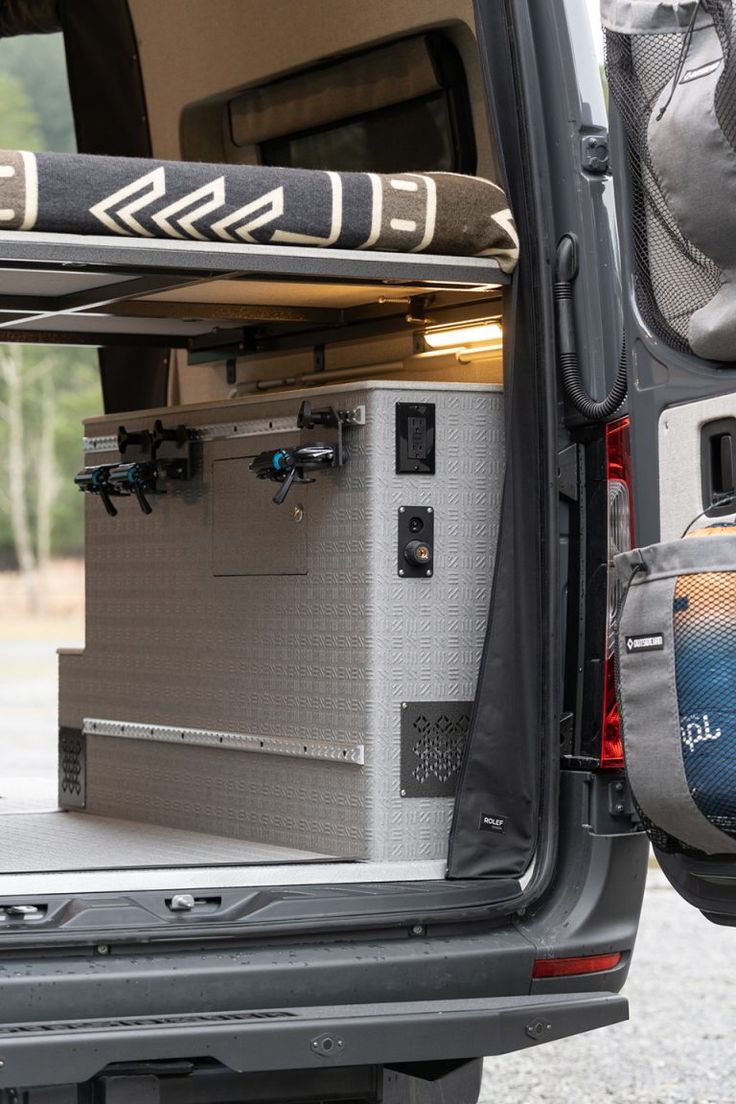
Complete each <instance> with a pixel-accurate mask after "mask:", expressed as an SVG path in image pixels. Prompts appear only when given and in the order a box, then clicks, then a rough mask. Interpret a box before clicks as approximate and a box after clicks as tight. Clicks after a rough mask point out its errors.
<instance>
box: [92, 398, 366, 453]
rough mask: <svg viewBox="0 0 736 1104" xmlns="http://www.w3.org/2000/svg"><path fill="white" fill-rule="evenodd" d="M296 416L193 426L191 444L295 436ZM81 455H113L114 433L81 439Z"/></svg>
mask: <svg viewBox="0 0 736 1104" xmlns="http://www.w3.org/2000/svg"><path fill="white" fill-rule="evenodd" d="M365 421H366V414H365V407H364V406H357V407H355V409H354V410H351V411H350V418H349V422H348V424H349V425H365ZM297 432H298V427H297V424H296V415H295V414H289V415H286V416H284V417H282V418H239V419H238V418H236V419H235V422H229V421H228V422H219V423H217V424H214V423H213V424H210V425H203V426H196V427H194V429H193V430H192V433H193V440H195V441H205V442H206V441H235V440H237V439H238V438H241V437H270V436H272V435H273V434H276V433H297ZM82 445H83V449H84V452H85V453H97V452H117V451H118V439H117V436H116V435H115V434H107V435H105V436H102V437H84V438H83V441H82Z"/></svg>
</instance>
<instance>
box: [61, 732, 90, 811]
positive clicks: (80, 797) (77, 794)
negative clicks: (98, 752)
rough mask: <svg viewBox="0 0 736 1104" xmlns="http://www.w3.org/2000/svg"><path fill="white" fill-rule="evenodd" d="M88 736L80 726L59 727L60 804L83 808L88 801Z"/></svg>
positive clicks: (67, 807)
mask: <svg viewBox="0 0 736 1104" xmlns="http://www.w3.org/2000/svg"><path fill="white" fill-rule="evenodd" d="M86 743H87V740H86V737H85V736H83V735H82V733H81V731H80V730H79V729H78V728H60V729H59V804H60V805H61V806H62V808H65V809H83V808H84V805H85V801H86V794H85V788H86V774H87V769H86V768H87V755H86V751H87V748H86Z"/></svg>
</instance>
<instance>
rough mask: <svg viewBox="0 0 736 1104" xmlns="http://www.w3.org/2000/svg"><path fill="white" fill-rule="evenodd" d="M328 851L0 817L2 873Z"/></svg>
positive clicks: (254, 859) (71, 819) (65, 815)
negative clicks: (300, 849)
mask: <svg viewBox="0 0 736 1104" xmlns="http://www.w3.org/2000/svg"><path fill="white" fill-rule="evenodd" d="M330 857H331V856H327V855H320V854H318V853H317V852H314V851H299V850H297V849H295V848H291V847H279V846H277V845H275V844H267V843H251V842H250V841H248V840H236V839H227V838H225V837H224V836H210V835H205V834H204V833H202V832H187V831H184V830H182V829H179V828H161V827H159V826H158V825H156V824H143V823H141V822H139V821H128V820H111V819H108V818H106V817H99V816H90V815H88V814H86V813H71V812H61V811H58V810H56V811H52V812H29V813H13V812H8V813H6V814H3V815H2V816H0V869H2V871H3V872H4V873H6V874H23V873H33V872H36V871H38V872H40V871H60V870H113V869H118V868H120V869H128V870H129V869H131V868H137V867H138V868H139V867H148V866H153V867H159V866H216V865H219V864H226V865H238V866H240V865H246V864H247V865H251V864H256V863H258V864H260V863H267V864H269V865H273V864H274V863H286V862H311V861H314V860H318V859H321V860H324V859H325V858H328V859H329V858H330Z"/></svg>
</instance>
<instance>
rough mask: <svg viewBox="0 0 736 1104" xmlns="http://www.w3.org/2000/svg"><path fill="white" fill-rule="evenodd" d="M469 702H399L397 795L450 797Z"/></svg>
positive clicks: (457, 768)
mask: <svg viewBox="0 0 736 1104" xmlns="http://www.w3.org/2000/svg"><path fill="white" fill-rule="evenodd" d="M472 706H473V703H472V702H467V701H463V702H403V703H402V706H401V796H402V797H453V796H454V794H455V789H456V787H457V777H458V771H459V770H460V764H461V762H462V758H463V750H464V748H465V740H466V737H467V734H468V727H469V725H470V711H471V709H472Z"/></svg>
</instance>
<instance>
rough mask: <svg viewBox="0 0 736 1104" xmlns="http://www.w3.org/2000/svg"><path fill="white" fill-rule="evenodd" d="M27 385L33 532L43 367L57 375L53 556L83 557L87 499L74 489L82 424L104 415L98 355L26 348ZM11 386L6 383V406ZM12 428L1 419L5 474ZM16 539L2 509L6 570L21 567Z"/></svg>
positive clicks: (1, 554)
mask: <svg viewBox="0 0 736 1104" xmlns="http://www.w3.org/2000/svg"><path fill="white" fill-rule="evenodd" d="M22 357H23V361H22V368H21V374H22V377H23V380H24V392H23V429H24V435H25V455H26V487H27V491H28V495H27V497H28V508H29V514H30V520H31V530H32V533H33V535H34V543H35V532H36V521H37V519H36V509H35V506H36V503H35V496H36V467H35V445H36V442H37V441H38V438H39V434H40V429H41V426H40V420H41V409H40V403H39V383H38V373H39V369H40V368H42V367H43V365H47V366H48V370H49V371H51V373H52V374H53V380H54V391H55V417H54V445H55V448H54V451H55V458H56V477H55V486H54V491H55V493H54V511H53V517H52V523H53V527H52V542H51V551H52V555H56V556H70V555H77V554H81V552H82V548H83V539H84V538H83V531H84V522H83V516H84V513H83V507H84V502H83V495H82V494H81V493H80V492H79V491H78V490H77V488H76V487H75V485H74V475H75V474H76V472H77V471H78V470H79V468H80V466H81V464H82V434H83V430H82V424H81V423H82V419H84V418H88V417H92V416H94V415H95V414H99V413H100V412H101V410H102V395H101V389H100V377H99V371H98V367H97V355H96V352H95V350H93V349H78V348H64V347H59V348H45V347H43V346H36V345H25V346H23V347H22ZM4 399H5V385H4V383H3V382H2V381H0V403H2V402H3V401H4ZM7 440H8V427H7V425H6V423H5V422H4V421H3V420H2V419H1V418H0V471H2V470H3V469H4V468H7ZM15 566H16V563H15V553H14V551H13V539H12V532H11V528H10V522H9V519H8V513H7V509H6V508H4V506H3V505H2V504H0V567H15Z"/></svg>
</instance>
